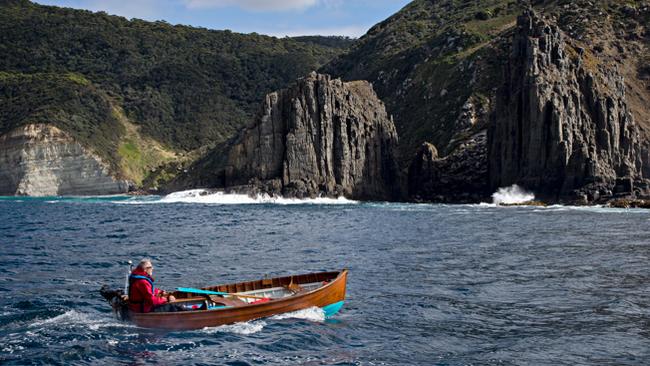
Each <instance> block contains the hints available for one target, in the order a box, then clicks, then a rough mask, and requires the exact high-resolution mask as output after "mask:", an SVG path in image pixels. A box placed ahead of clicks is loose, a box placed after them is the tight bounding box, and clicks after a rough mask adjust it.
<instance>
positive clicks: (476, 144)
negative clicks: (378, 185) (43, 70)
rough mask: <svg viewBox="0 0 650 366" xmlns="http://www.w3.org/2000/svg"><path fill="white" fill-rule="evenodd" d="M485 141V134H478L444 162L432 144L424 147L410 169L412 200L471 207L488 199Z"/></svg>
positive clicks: (409, 186) (409, 181) (409, 183)
mask: <svg viewBox="0 0 650 366" xmlns="http://www.w3.org/2000/svg"><path fill="white" fill-rule="evenodd" d="M486 140H487V137H486V133H485V132H482V133H479V134H477V135H475V136H473V137H472V138H470V139H468V140H466V141H465V143H464V144H462V145H461V146H459V147H458V148H457V149H456V150H455V151H454V152H452V153H451V154H449V155H447V156H445V157H444V158H440V157H438V151H437V149H436V147H435V146H433V145H432V144H430V143H424V144H422V146H421V147H420V149H419V150H418V151H417V153H416V154H415V157H414V158H413V160H412V161H411V165H410V167H409V173H408V188H409V191H408V192H409V198H410V199H411V200H414V201H429V202H431V201H432V202H454V203H460V202H463V203H469V202H479V201H481V200H484V199H485V198H486V197H488V196H489V194H490V191H489V186H488V184H487V182H488V176H487V141H486Z"/></svg>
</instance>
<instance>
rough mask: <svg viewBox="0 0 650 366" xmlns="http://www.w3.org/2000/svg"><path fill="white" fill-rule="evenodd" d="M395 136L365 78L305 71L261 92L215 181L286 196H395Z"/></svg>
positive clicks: (381, 106) (379, 197) (382, 106)
mask: <svg viewBox="0 0 650 366" xmlns="http://www.w3.org/2000/svg"><path fill="white" fill-rule="evenodd" d="M397 142H398V139H397V132H396V130H395V126H394V124H393V121H392V118H391V117H389V116H388V114H387V113H386V109H385V107H384V104H383V103H382V102H381V101H380V100H379V99H378V98H377V96H376V94H375V92H374V91H373V89H372V85H371V84H370V83H368V82H365V81H353V82H342V81H341V80H339V79H331V78H330V77H329V76H328V75H321V74H316V73H311V74H309V75H308V76H306V77H305V78H303V79H299V80H298V81H297V82H296V83H295V84H294V85H292V86H290V87H289V88H287V89H284V90H280V91H278V92H274V93H271V94H269V95H267V96H266V98H265V100H264V103H263V106H262V110H261V113H260V115H259V116H258V118H257V119H256V120H255V123H254V124H253V125H252V126H251V127H249V128H247V129H245V130H244V131H242V132H241V133H240V135H239V138H238V140H237V141H236V142H235V143H234V144H233V146H232V147H231V148H230V151H229V153H228V158H227V164H226V167H225V173H224V182H223V183H224V186H225V187H230V188H233V187H235V189H241V190H243V191H247V192H264V193H271V194H282V195H285V196H293V197H307V196H316V195H321V194H322V195H328V196H341V195H342V196H346V197H350V198H356V199H395V198H397V196H398V194H399V177H398V175H399V174H398V169H397V164H396V159H395V153H396V151H397V149H396V147H397Z"/></svg>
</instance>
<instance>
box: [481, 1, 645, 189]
mask: <svg viewBox="0 0 650 366" xmlns="http://www.w3.org/2000/svg"><path fill="white" fill-rule="evenodd" d="M642 165H643V162H642V145H641V138H640V133H639V128H638V126H637V124H636V123H635V121H634V117H633V115H632V113H631V112H630V108H629V107H628V102H627V99H626V86H625V83H624V80H623V77H622V76H621V74H620V73H619V72H618V69H617V66H616V65H615V64H609V63H607V62H605V61H603V60H598V59H596V58H595V57H594V56H593V54H592V53H591V52H590V50H588V49H585V48H583V47H580V46H579V45H577V44H576V43H574V42H571V40H570V38H568V37H567V36H566V35H565V33H564V32H563V31H562V30H561V29H560V28H559V27H558V26H557V25H556V24H555V23H554V21H553V20H549V19H544V18H542V17H541V16H539V15H538V14H537V13H535V12H533V11H528V12H526V13H525V14H524V15H522V16H520V17H519V18H518V20H517V28H516V30H515V34H514V37H513V44H512V51H511V56H510V59H509V62H508V65H507V67H506V70H505V83H504V84H503V86H502V87H501V88H500V91H499V93H498V97H497V103H496V113H495V120H494V123H493V124H492V127H491V128H490V131H489V171H490V173H489V174H490V183H491V186H492V188H493V189H496V188H498V187H503V186H509V185H512V184H515V183H516V184H519V185H523V186H524V187H526V188H528V189H531V190H533V191H534V192H535V193H537V194H538V195H540V194H541V195H542V196H546V197H549V198H551V199H556V198H568V199H577V200H579V201H585V202H586V201H594V200H598V199H600V198H603V197H610V196H612V195H613V194H615V193H619V194H634V193H635V191H636V192H637V193H641V191H644V190H645V189H646V188H647V184H646V182H645V180H644V179H643V175H642Z"/></svg>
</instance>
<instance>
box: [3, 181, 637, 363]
mask: <svg viewBox="0 0 650 366" xmlns="http://www.w3.org/2000/svg"><path fill="white" fill-rule="evenodd" d="M144 256H149V257H152V258H153V259H154V266H155V271H154V275H155V276H156V278H157V284H158V286H159V287H162V288H167V289H173V288H175V287H178V286H195V287H199V286H205V285H209V284H215V283H222V282H229V281H239V280H247V279H256V278H259V277H260V276H262V275H265V274H268V275H271V276H273V275H284V274H292V273H302V272H311V271H321V270H333V269H340V268H348V269H349V270H350V274H349V278H348V292H347V300H346V304H345V306H344V307H343V309H342V311H341V312H340V313H339V314H337V315H336V316H334V317H332V318H328V319H325V317H324V315H323V313H322V311H321V310H320V309H317V308H312V309H307V310H304V311H300V312H296V313H291V314H283V315H280V316H275V317H272V318H267V319H260V320H255V321H251V322H247V323H240V324H234V325H228V326H223V327H215V328H206V329H201V330H196V331H184V332H161V331H155V330H147V329H141V328H137V327H135V326H132V325H130V324H127V323H121V322H118V321H117V320H114V319H113V318H112V317H111V316H112V314H111V311H110V307H109V305H108V304H107V303H105V301H104V300H103V298H101V296H100V295H99V293H98V289H99V288H100V286H101V285H103V284H109V285H111V286H113V287H120V286H123V283H124V275H125V266H124V265H123V263H124V261H126V260H127V259H131V260H134V261H137V260H139V259H140V258H141V257H144ZM0 364H7V365H22V364H80V365H102V364H111V365H112V364H128V365H141V364H142V365H144V364H163V365H212V364H215V365H266V364H270V365H274V364H278V365H647V364H650V212H649V211H643V210H619V209H607V208H600V207H590V208H579V207H562V206H553V207H548V208H536V207H496V206H494V205H490V204H483V205H425V204H392V203H358V202H352V201H347V200H327V199H321V200H313V201H295V200H274V199H270V198H269V197H260V198H258V199H250V198H247V197H241V196H228V195H207V196H206V195H203V194H201V192H199V191H191V192H183V193H177V194H174V195H171V196H167V197H136V198H133V197H121V196H115V197H94V198H38V199H35V198H31V199H29V198H2V199H0Z"/></svg>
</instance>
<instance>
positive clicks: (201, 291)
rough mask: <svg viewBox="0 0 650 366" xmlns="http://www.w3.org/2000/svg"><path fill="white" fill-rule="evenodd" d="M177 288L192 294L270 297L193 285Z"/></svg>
mask: <svg viewBox="0 0 650 366" xmlns="http://www.w3.org/2000/svg"><path fill="white" fill-rule="evenodd" d="M176 290H178V291H180V292H189V293H192V294H204V295H223V296H237V297H248V298H251V299H268V297H261V296H253V295H243V294H237V293H230V292H220V291H209V290H201V289H198V288H191V287H177V288H176Z"/></svg>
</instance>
